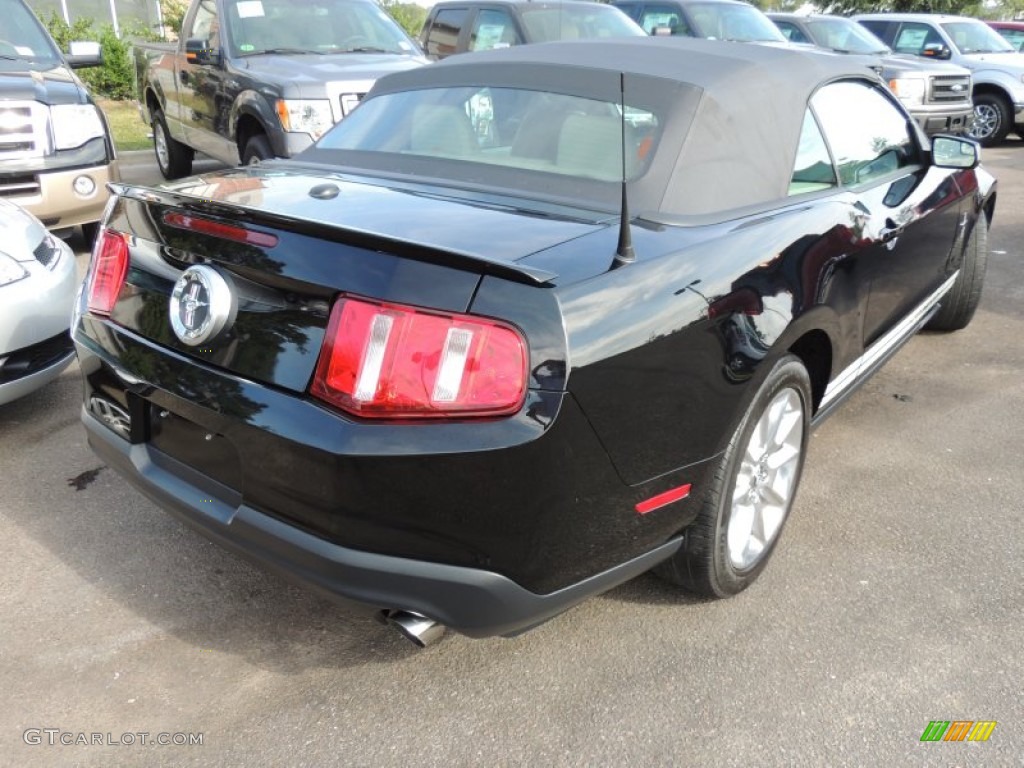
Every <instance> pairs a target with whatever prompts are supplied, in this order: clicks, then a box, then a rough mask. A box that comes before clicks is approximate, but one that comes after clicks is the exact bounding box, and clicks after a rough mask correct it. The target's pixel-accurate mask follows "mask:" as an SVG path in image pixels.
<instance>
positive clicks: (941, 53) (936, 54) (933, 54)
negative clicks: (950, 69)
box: [921, 43, 953, 61]
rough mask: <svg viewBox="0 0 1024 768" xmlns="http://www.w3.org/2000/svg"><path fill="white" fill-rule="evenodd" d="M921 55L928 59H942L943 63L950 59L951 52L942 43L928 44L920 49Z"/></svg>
mask: <svg viewBox="0 0 1024 768" xmlns="http://www.w3.org/2000/svg"><path fill="white" fill-rule="evenodd" d="M921 55H922V56H924V57H925V58H928V59H942V60H943V61H944V60H946V59H948V58H950V57H951V56H952V55H953V52H952V51H951V50H949V48H947V47H946V46H944V45H943V44H942V43H928V45H926V46H925V47H924V48H922V49H921Z"/></svg>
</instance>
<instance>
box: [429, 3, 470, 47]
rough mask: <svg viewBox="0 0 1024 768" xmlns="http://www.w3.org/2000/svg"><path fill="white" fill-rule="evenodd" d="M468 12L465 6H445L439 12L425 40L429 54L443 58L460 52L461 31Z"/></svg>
mask: <svg viewBox="0 0 1024 768" xmlns="http://www.w3.org/2000/svg"><path fill="white" fill-rule="evenodd" d="M466 13H467V11H466V9H465V8H445V9H444V10H442V11H438V12H437V16H435V17H434V21H433V23H431V25H430V29H428V30H427V36H426V39H425V40H424V41H423V47H424V48H425V49H426V51H427V56H431V57H433V58H443V57H445V56H449V55H450V54H453V53H457V52H458V47H457V46H458V42H459V32H461V31H462V25H463V24H465V23H466Z"/></svg>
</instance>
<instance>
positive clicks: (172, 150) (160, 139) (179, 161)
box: [153, 109, 195, 179]
mask: <svg viewBox="0 0 1024 768" xmlns="http://www.w3.org/2000/svg"><path fill="white" fill-rule="evenodd" d="M153 149H154V150H155V151H156V164H157V167H159V168H160V173H162V174H163V176H164V178H165V179H180V178H181V177H182V176H188V175H189V174H190V173H191V172H192V159H193V158H194V157H195V151H194V150H193V149H192V147H190V146H188V145H186V144H182V143H181V142H180V141H176V140H175V139H173V138H171V134H170V132H169V131H168V130H167V120H166V119H165V118H164V113H163V112H161V111H160V110H159V109H156V110H153Z"/></svg>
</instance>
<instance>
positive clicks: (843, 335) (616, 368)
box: [559, 195, 868, 484]
mask: <svg viewBox="0 0 1024 768" xmlns="http://www.w3.org/2000/svg"><path fill="white" fill-rule="evenodd" d="M851 202H852V201H851V200H849V199H848V198H846V197H845V196H844V195H839V196H837V197H836V198H833V199H830V200H819V201H816V202H809V203H807V204H805V205H801V206H799V207H797V208H795V209H794V212H799V213H800V215H785V214H781V215H775V216H765V217H760V218H754V219H751V220H744V221H740V222H734V223H732V224H729V225H726V226H721V225H720V226H719V227H717V231H718V234H719V236H718V237H714V238H711V239H709V240H705V241H704V242H701V243H698V244H696V245H692V246H690V247H689V248H688V249H687V250H686V257H685V258H683V257H682V255H681V254H680V253H666V254H664V255H661V256H658V257H655V258H647V257H646V254H645V251H644V245H643V243H645V242H647V241H650V240H651V239H652V237H646V238H641V239H640V240H638V241H637V243H636V245H637V248H638V253H639V254H640V258H639V259H638V261H637V262H636V263H635V264H631V265H630V266H629V267H628V268H626V269H621V270H616V271H613V272H609V273H606V274H604V275H601V276H599V277H597V278H594V279H592V280H590V281H586V282H583V283H580V284H577V285H574V286H569V287H567V288H564V289H561V290H560V291H559V296H560V299H561V301H562V306H563V311H564V313H565V322H566V329H567V333H568V338H569V347H570V354H571V372H570V376H569V389H570V391H571V392H573V394H574V395H575V396H576V397H577V398H578V399H579V401H580V404H581V406H582V407H583V409H584V411H585V412H586V413H587V415H588V417H589V418H590V419H591V421H592V423H593V424H594V427H595V429H596V430H597V432H598V434H599V435H600V436H601V439H602V440H603V441H604V443H605V446H606V448H607V449H608V451H609V453H610V454H611V456H612V458H613V460H614V462H615V464H616V467H617V469H618V471H619V472H620V474H621V475H622V478H623V480H624V481H625V482H627V483H630V484H634V483H640V482H643V481H645V480H649V479H650V478H652V477H657V476H659V475H661V474H663V473H666V472H669V471H673V470H677V469H679V468H681V467H684V466H687V465H689V464H692V463H694V462H698V461H701V460H705V459H707V458H709V457H711V456H714V455H716V454H718V453H719V452H721V451H722V450H723V449H724V447H725V444H726V443H727V442H728V439H729V436H730V435H731V432H732V428H733V426H735V424H736V422H737V421H738V419H739V417H740V415H741V414H742V407H743V405H744V403H745V401H746V399H747V398H748V397H749V395H750V392H751V391H752V386H753V384H754V383H756V372H757V370H758V368H759V367H760V365H761V363H762V362H764V361H765V360H770V359H771V358H772V357H774V356H775V355H777V354H779V353H780V352H781V351H783V350H779V349H778V347H777V346H776V343H777V341H778V340H779V339H780V338H781V337H783V334H785V333H786V331H787V329H788V328H789V326H790V325H791V324H792V323H793V321H794V319H795V318H799V317H801V316H802V315H803V314H804V313H806V312H808V311H810V310H812V309H815V308H817V307H824V308H826V310H827V311H826V312H824V313H823V314H824V316H825V317H826V318H827V320H828V324H827V325H826V333H828V334H829V336H830V339H831V342H832V345H833V358H834V365H833V370H839V369H841V367H842V366H843V365H845V364H846V363H847V362H849V361H851V360H853V359H855V358H856V357H857V356H858V355H859V354H860V351H861V335H860V321H861V318H862V310H863V307H864V305H865V303H866V301H867V295H868V294H867V288H868V285H867V282H866V281H865V280H864V279H863V275H862V271H861V269H862V267H861V264H860V259H859V255H858V254H859V250H860V247H861V246H860V245H859V243H858V240H859V238H858V236H857V235H856V233H855V231H854V229H853V227H852V225H854V223H855V222H856V219H857V217H856V213H857V212H856V209H854V208H853V206H852V205H851ZM669 229H670V230H671V228H669ZM672 237H673V233H672V232H671V231H669V232H667V233H665V234H664V235H663V238H667V239H671V238H672ZM675 237H676V238H677V239H685V238H692V237H693V233H687V232H685V231H684V232H680V233H678V234H676V235H675ZM737 276H738V277H737ZM751 294H752V295H753V296H754V297H756V300H755V301H753V302H751V301H749V300H748V299H747V298H746V297H748V296H749V295H751ZM745 308H746V309H749V310H750V311H749V313H748V312H746V311H744V309H745ZM838 318H841V320H839V319H838ZM808 330H812V328H808ZM792 341H795V339H790V341H789V343H792ZM723 425H724V427H723Z"/></svg>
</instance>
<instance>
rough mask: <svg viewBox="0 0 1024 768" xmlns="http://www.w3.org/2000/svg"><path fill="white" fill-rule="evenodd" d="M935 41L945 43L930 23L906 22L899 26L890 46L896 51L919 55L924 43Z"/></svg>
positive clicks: (933, 42)
mask: <svg viewBox="0 0 1024 768" xmlns="http://www.w3.org/2000/svg"><path fill="white" fill-rule="evenodd" d="M936 43H938V44H939V45H945V44H946V41H945V40H943V39H942V37H941V36H940V35H939V33H938V32H936V31H935V29H934V28H933V27H932V26H931V25H930V24H919V23H918V22H908V23H906V24H904V25H903V26H902V27H900V31H899V34H898V35H896V41H895V43H893V46H892V48H893V50H894V51H895V52H896V53H912V54H914V55H915V56H920V55H921V52H922V51H923V50H924V47H925V46H926V45H934V44H936Z"/></svg>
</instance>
